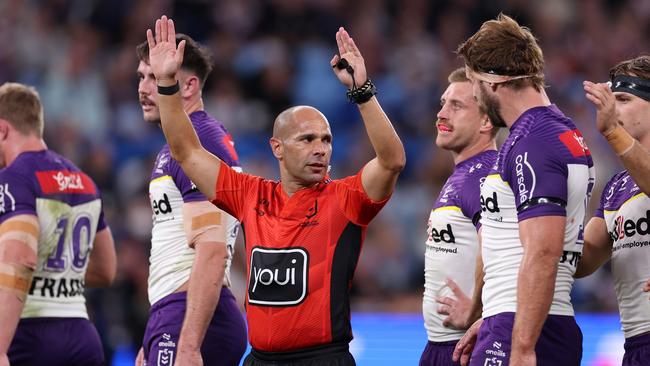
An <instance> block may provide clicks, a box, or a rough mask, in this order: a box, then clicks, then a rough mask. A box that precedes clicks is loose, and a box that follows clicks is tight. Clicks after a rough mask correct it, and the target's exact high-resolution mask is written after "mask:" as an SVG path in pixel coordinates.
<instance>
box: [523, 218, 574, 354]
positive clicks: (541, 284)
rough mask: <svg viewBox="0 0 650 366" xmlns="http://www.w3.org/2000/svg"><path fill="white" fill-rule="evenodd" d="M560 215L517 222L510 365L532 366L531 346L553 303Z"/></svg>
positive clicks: (561, 239) (559, 250)
mask: <svg viewBox="0 0 650 366" xmlns="http://www.w3.org/2000/svg"><path fill="white" fill-rule="evenodd" d="M565 224H566V217H564V216H539V217H533V218H530V219H527V220H524V221H521V222H520V223H519V237H520V239H521V243H522V246H523V248H524V256H523V258H522V260H521V265H520V267H519V275H518V277H517V278H518V280H517V312H516V315H515V324H514V327H513V330H512V354H511V358H510V363H511V364H516V365H533V364H534V362H535V345H536V344H537V339H538V338H539V335H540V333H541V331H542V326H543V325H544V322H545V321H546V317H547V315H548V311H549V309H550V308H551V302H552V301H553V292H554V289H555V280H556V277H557V268H558V263H559V261H560V258H561V257H562V250H563V247H564V230H558V228H564V227H565Z"/></svg>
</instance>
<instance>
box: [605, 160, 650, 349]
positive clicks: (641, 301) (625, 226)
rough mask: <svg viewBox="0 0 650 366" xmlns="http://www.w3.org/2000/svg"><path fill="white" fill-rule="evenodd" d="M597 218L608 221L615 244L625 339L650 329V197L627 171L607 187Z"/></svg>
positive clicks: (614, 269) (616, 280) (615, 271)
mask: <svg viewBox="0 0 650 366" xmlns="http://www.w3.org/2000/svg"><path fill="white" fill-rule="evenodd" d="M595 216H597V217H601V218H603V219H604V220H605V223H606V225H607V231H608V232H609V234H610V237H611V239H612V241H613V243H612V273H613V275H614V284H615V290H616V297H617V299H618V310H619V313H620V315H621V324H622V326H623V332H624V333H625V338H630V337H634V336H636V335H639V334H643V333H647V332H650V300H648V293H647V292H643V286H644V285H645V283H646V281H648V279H650V199H648V196H646V194H645V193H641V192H640V190H639V187H638V186H637V185H636V184H634V181H633V180H632V178H631V177H630V175H629V174H628V173H627V171H623V172H621V173H619V174H617V175H615V176H614V177H613V178H612V179H611V180H610V181H609V183H608V184H607V185H606V186H605V189H604V190H603V195H602V197H601V199H600V207H599V209H598V210H597V211H596V215H595Z"/></svg>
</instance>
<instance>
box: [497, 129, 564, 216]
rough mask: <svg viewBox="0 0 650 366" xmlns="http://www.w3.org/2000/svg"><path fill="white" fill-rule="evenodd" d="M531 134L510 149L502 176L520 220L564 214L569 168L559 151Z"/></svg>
mask: <svg viewBox="0 0 650 366" xmlns="http://www.w3.org/2000/svg"><path fill="white" fill-rule="evenodd" d="M547 146H548V145H545V144H543V142H542V141H540V140H539V139H538V138H536V137H534V136H529V137H525V138H523V139H521V140H519V141H518V142H517V144H516V145H515V146H513V148H512V149H511V150H510V153H509V154H508V158H507V160H506V162H505V164H506V166H505V169H504V171H505V174H504V175H506V176H505V180H506V182H507V183H508V185H509V186H510V188H511V189H512V192H513V193H514V196H515V204H516V206H517V213H518V218H519V221H522V220H525V219H529V218H532V217H538V216H566V203H567V179H568V169H567V165H566V163H565V162H564V161H563V159H562V157H561V155H560V153H559V152H558V151H552V150H551V149H549V148H548V147H547Z"/></svg>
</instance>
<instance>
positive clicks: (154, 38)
mask: <svg viewBox="0 0 650 366" xmlns="http://www.w3.org/2000/svg"><path fill="white" fill-rule="evenodd" d="M155 31H156V33H155V35H154V34H153V33H152V31H151V29H147V43H148V44H149V64H150V65H151V70H152V71H153V74H154V75H155V76H156V79H157V80H159V81H160V80H169V81H173V82H175V80H176V73H177V72H178V70H179V69H180V67H181V64H182V63H183V52H184V50H185V41H181V42H180V43H179V44H178V46H176V30H175V29H174V21H173V20H171V19H168V18H167V16H165V15H163V16H162V17H161V18H160V19H158V20H156V29H155Z"/></svg>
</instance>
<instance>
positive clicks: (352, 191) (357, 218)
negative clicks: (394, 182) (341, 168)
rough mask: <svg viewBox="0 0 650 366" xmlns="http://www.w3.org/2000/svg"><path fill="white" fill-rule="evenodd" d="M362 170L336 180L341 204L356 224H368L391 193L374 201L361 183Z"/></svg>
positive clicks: (349, 218) (337, 193)
mask: <svg viewBox="0 0 650 366" xmlns="http://www.w3.org/2000/svg"><path fill="white" fill-rule="evenodd" d="M362 171H363V169H362V170H360V171H359V172H358V173H357V174H356V175H353V176H350V177H347V178H344V179H341V180H336V181H334V182H335V184H336V195H337V198H338V200H339V204H340V207H341V209H342V210H343V212H344V213H345V215H346V217H347V218H348V220H350V221H351V222H353V223H354V224H356V225H361V226H367V225H368V224H369V223H370V221H371V220H372V219H373V218H374V217H375V216H377V214H378V213H379V211H380V210H381V209H382V207H384V205H386V202H388V200H389V199H390V195H389V196H388V197H386V198H384V199H383V200H381V201H374V200H372V199H371V198H370V197H368V195H367V194H366V191H365V190H364V189H363V184H362V183H361V172H362Z"/></svg>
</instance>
